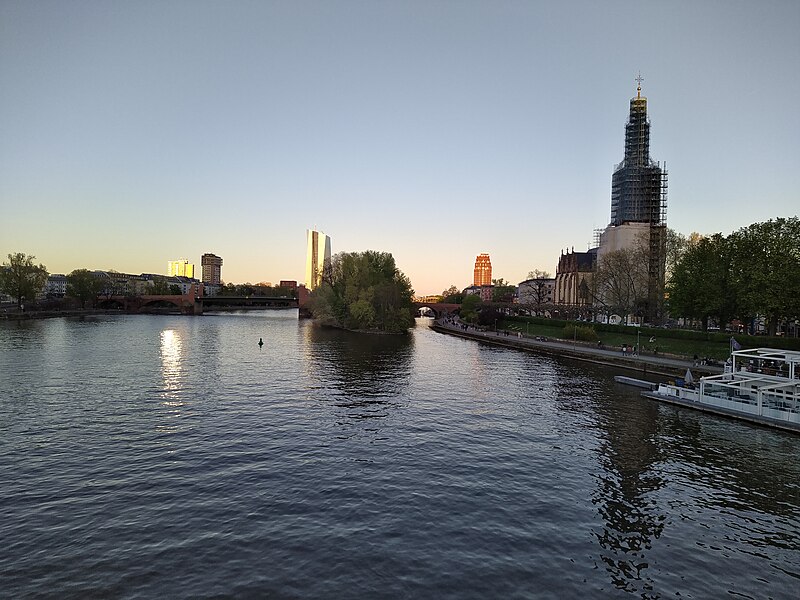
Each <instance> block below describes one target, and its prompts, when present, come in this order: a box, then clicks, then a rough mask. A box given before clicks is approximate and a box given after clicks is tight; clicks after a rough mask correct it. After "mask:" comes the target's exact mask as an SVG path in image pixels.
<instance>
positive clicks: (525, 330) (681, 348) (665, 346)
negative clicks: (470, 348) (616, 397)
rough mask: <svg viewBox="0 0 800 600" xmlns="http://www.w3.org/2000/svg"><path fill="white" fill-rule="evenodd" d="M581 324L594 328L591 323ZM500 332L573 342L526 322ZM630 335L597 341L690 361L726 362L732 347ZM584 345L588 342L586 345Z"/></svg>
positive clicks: (607, 335)
mask: <svg viewBox="0 0 800 600" xmlns="http://www.w3.org/2000/svg"><path fill="white" fill-rule="evenodd" d="M581 325H586V326H591V323H585V324H583V323H582V324H581ZM498 328H499V329H504V328H505V329H508V330H509V331H513V332H515V333H516V332H521V333H522V335H523V336H528V337H535V336H542V337H547V338H553V339H572V338H571V337H569V336H566V337H565V334H564V327H563V326H553V325H540V324H535V323H530V322H527V321H524V320H515V321H505V322H504V323H503V324H502V325H501V324H498ZM630 329H631V332H630V333H629V334H626V333H622V332H619V333H618V332H608V331H600V332H598V334H597V335H598V338H599V339H600V341H601V342H602V343H603V346H604V347H606V348H617V349H620V350H621V349H622V345H623V344H626V345H627V346H628V348H630V347H632V346H635V345H636V344H637V343H640V344H641V354H654V353H658V354H672V355H676V356H682V357H686V358H689V359H692V358H694V356H698V357H700V358H706V357H707V358H711V359H714V360H718V361H724V360H725V359H727V358H728V356H729V355H730V347H729V345H728V343H727V342H709V341H700V340H684V339H675V338H667V337H659V336H656V337H655V341H654V342H650V336H647V335H641V336H639V337H638V339H637V336H636V328H635V327H631V328H630ZM583 343H584V344H585V343H586V342H583Z"/></svg>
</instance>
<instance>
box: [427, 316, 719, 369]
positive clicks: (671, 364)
mask: <svg viewBox="0 0 800 600" xmlns="http://www.w3.org/2000/svg"><path fill="white" fill-rule="evenodd" d="M465 327H466V329H465ZM432 328H433V329H434V330H435V331H439V332H441V333H446V334H451V335H457V336H459V337H465V338H470V339H475V340H480V341H485V342H487V343H491V344H495V345H499V346H507V347H512V348H519V349H522V350H535V351H539V352H543V353H545V354H553V355H558V356H566V357H569V358H574V359H578V360H585V361H589V362H593V363H598V364H604V365H609V366H616V367H621V368H625V369H632V370H635V371H639V372H643V373H654V374H660V375H666V376H668V377H682V376H683V374H684V373H685V372H686V370H687V369H691V370H692V371H693V372H694V374H695V375H697V376H703V375H718V374H721V373H722V372H723V370H724V369H723V367H722V366H717V365H699V366H698V365H695V364H694V363H693V361H692V360H691V359H686V358H682V357H677V356H664V355H650V354H647V355H632V354H630V353H627V354H625V355H623V354H622V351H621V350H616V349H609V348H607V347H598V346H596V345H590V344H586V343H585V342H569V341H565V340H552V339H549V338H541V337H526V336H524V335H522V334H516V335H515V334H514V333H511V332H506V331H497V332H495V331H482V330H480V329H476V328H475V327H473V326H471V325H470V326H466V325H465V324H464V323H461V322H460V321H449V320H447V319H443V320H437V321H435V322H434V325H432Z"/></svg>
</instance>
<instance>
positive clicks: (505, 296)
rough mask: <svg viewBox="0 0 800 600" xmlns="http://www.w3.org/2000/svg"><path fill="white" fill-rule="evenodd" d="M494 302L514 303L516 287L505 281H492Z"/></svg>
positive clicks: (501, 279)
mask: <svg viewBox="0 0 800 600" xmlns="http://www.w3.org/2000/svg"><path fill="white" fill-rule="evenodd" d="M492 285H494V289H493V290H492V301H493V302H513V301H514V293H515V292H516V291H517V287H516V286H515V285H511V284H510V283H509V282H508V281H506V280H505V279H503V278H502V277H501V278H500V279H492Z"/></svg>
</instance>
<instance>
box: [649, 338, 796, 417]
mask: <svg viewBox="0 0 800 600" xmlns="http://www.w3.org/2000/svg"><path fill="white" fill-rule="evenodd" d="M688 379H690V377H688ZM642 395H643V396H646V397H648V398H653V399H655V400H662V401H665V402H671V403H673V404H679V405H681V406H689V407H691V408H697V409H700V410H704V411H707V412H713V413H717V414H722V415H727V416H730V417H735V418H738V419H744V420H747V421H752V422H755V423H760V424H762V425H770V426H772V427H780V428H782V429H788V430H791V431H795V432H798V433H800V352H796V351H789V350H777V349H774V348H753V349H750V350H736V351H734V352H732V353H731V358H730V360H729V363H728V364H727V365H726V367H725V373H723V374H722V375H710V376H708V377H701V378H700V380H699V381H697V382H694V383H692V382H685V381H684V382H676V383H675V384H673V383H669V384H663V383H662V384H659V386H658V387H657V388H656V389H655V390H652V391H645V392H642Z"/></svg>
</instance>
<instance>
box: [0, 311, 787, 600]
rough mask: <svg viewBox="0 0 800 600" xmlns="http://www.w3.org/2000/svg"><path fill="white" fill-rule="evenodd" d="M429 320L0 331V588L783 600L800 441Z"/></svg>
mask: <svg viewBox="0 0 800 600" xmlns="http://www.w3.org/2000/svg"><path fill="white" fill-rule="evenodd" d="M425 323H426V322H425V321H424V320H419V321H418V325H417V327H416V328H415V329H414V331H413V333H412V334H411V335H409V336H402V337H391V336H380V337H379V336H364V335H357V334H348V333H344V332H338V331H331V330H323V329H319V328H316V327H314V326H312V324H311V323H309V322H307V321H298V319H297V313H296V311H265V312H253V313H241V314H229V315H219V316H215V315H206V316H203V317H180V316H100V317H87V318H85V319H84V320H78V319H50V320H42V321H27V322H21V323H15V322H8V321H7V322H0V483H1V484H2V487H1V488H0V596H2V597H9V598H39V597H42V598H43V597H54V598H55V597H58V598H86V597H109V598H155V597H159V598H160V597H169V598H211V597H213V598H218V597H268V598H437V599H438V598H481V599H483V598H577V597H582V598H629V597H636V598H667V597H669V598H674V597H680V598H722V597H733V598H796V597H797V593H798V590H799V589H800V466H799V465H798V457H799V456H800V436H796V435H792V434H788V433H782V432H777V431H772V430H768V429H762V428H757V427H753V426H750V425H747V424H742V423H738V422H735V421H731V420H725V419H722V418H718V417H713V416H708V415H703V414H701V413H696V412H692V411H689V410H686V409H680V408H674V407H670V406H667V405H660V404H658V403H656V402H654V401H651V400H646V399H643V398H641V397H640V396H639V394H638V392H637V391H636V390H633V389H630V388H625V387H622V386H620V385H618V384H615V383H614V382H613V379H612V377H613V375H614V374H615V373H614V372H612V371H609V370H607V369H604V368H600V367H592V366H588V365H586V364H581V363H576V362H570V361H567V360H559V359H555V358H553V357H547V356H538V355H535V354H527V353H522V352H518V351H513V350H508V349H498V348H493V347H490V346H485V345H482V344H479V343H477V342H474V341H469V340H462V339H458V338H454V337H449V336H446V335H442V334H438V333H435V332H433V331H431V330H430V329H429V328H428V327H427V326H426V325H425ZM259 338H263V340H264V346H263V347H261V348H259V346H258V340H259Z"/></svg>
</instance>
